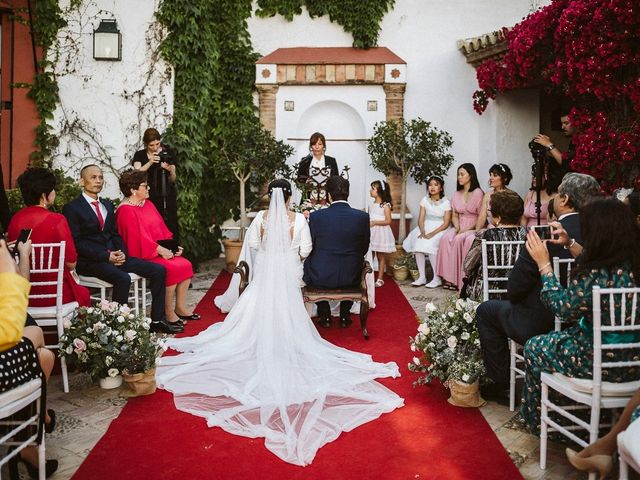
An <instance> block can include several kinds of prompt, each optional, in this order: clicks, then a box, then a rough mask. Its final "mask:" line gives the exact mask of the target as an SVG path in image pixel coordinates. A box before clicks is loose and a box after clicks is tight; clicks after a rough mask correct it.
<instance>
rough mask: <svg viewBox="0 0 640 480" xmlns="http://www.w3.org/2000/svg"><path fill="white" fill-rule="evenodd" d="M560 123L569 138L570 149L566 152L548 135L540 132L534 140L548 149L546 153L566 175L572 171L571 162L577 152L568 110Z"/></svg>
mask: <svg viewBox="0 0 640 480" xmlns="http://www.w3.org/2000/svg"><path fill="white" fill-rule="evenodd" d="M560 125H561V129H562V133H563V134H564V136H565V137H567V138H568V139H569V149H568V150H567V152H566V153H562V152H561V151H560V149H559V148H558V147H556V146H555V145H554V144H553V143H552V142H551V139H550V138H549V137H548V136H547V135H543V134H541V133H539V134H538V135H536V136H535V137H533V142H535V143H537V144H538V145H540V146H541V147H544V148H545V149H546V150H545V153H546V154H547V155H548V156H550V157H551V158H553V159H554V161H555V164H556V165H557V166H558V167H560V169H562V175H564V174H565V173H567V172H569V171H570V168H569V162H570V161H571V159H572V158H573V156H574V153H575V146H574V144H573V142H572V141H571V137H572V136H573V126H572V125H571V121H570V120H569V112H568V111H565V112H563V113H562V114H561V115H560ZM529 148H531V147H529ZM554 170H555V168H554Z"/></svg>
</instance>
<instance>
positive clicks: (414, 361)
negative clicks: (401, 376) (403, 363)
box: [413, 357, 420, 365]
mask: <svg viewBox="0 0 640 480" xmlns="http://www.w3.org/2000/svg"><path fill="white" fill-rule="evenodd" d="M413 363H415V364H416V365H420V359H419V358H418V357H413Z"/></svg>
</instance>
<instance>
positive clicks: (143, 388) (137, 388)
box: [124, 368, 156, 397]
mask: <svg viewBox="0 0 640 480" xmlns="http://www.w3.org/2000/svg"><path fill="white" fill-rule="evenodd" d="M124 381H125V383H126V384H127V387H129V389H130V390H131V392H128V395H127V396H131V397H140V396H142V395H151V394H152V393H154V392H155V391H156V369H155V368H152V369H150V370H147V371H146V372H144V373H134V374H132V375H128V374H126V373H125V374H124Z"/></svg>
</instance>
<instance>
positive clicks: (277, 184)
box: [268, 178, 291, 202]
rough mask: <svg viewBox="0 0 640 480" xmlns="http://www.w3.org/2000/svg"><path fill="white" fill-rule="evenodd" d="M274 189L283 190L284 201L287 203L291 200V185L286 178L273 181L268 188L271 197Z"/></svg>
mask: <svg viewBox="0 0 640 480" xmlns="http://www.w3.org/2000/svg"><path fill="white" fill-rule="evenodd" d="M274 188H281V189H282V195H283V196H284V201H285V202H286V201H287V200H289V197H290V196H291V184H290V183H289V182H288V181H287V180H285V179H284V178H278V179H276V180H273V181H272V182H271V183H270V184H269V187H268V192H269V197H271V192H273V189H274Z"/></svg>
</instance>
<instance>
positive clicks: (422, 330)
mask: <svg viewBox="0 0 640 480" xmlns="http://www.w3.org/2000/svg"><path fill="white" fill-rule="evenodd" d="M418 331H419V332H420V333H424V334H425V335H429V332H430V331H431V329H430V328H429V327H428V326H427V324H426V323H421V324H420V326H419V327H418Z"/></svg>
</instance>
